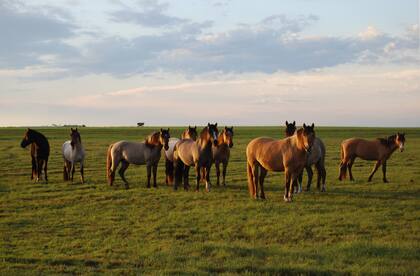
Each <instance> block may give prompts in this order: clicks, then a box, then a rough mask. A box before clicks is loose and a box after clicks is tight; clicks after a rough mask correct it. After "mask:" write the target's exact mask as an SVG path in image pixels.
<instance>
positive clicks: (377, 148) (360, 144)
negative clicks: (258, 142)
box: [338, 132, 405, 183]
mask: <svg viewBox="0 0 420 276" xmlns="http://www.w3.org/2000/svg"><path fill="white" fill-rule="evenodd" d="M404 143H405V134H404V133H399V132H398V133H397V134H395V135H392V136H389V137H388V138H378V139H376V140H373V141H372V140H364V139H358V138H350V139H347V140H344V141H343V142H342V143H341V163H340V176H339V177H338V180H340V181H341V180H343V179H344V178H346V174H347V168H348V169H349V175H350V180H351V181H353V180H354V178H353V174H352V171H351V168H352V166H353V163H354V160H355V159H356V158H357V157H359V158H361V159H363V160H375V161H376V164H375V166H374V168H373V170H372V172H371V173H370V175H369V178H368V181H369V182H370V181H372V177H373V175H374V174H375V172H376V171H377V170H378V168H379V167H380V166H381V165H382V173H383V178H382V180H383V182H385V183H386V182H388V180H387V178H386V161H387V160H388V159H389V158H390V157H391V155H392V153H393V152H394V151H395V150H396V149H398V148H399V149H400V151H401V152H402V151H403V150H404Z"/></svg>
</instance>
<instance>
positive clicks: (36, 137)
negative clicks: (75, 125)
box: [20, 128, 50, 183]
mask: <svg viewBox="0 0 420 276" xmlns="http://www.w3.org/2000/svg"><path fill="white" fill-rule="evenodd" d="M29 144H30V145H31V158H32V174H31V179H34V177H36V182H38V181H39V180H40V179H41V178H42V167H44V173H45V182H46V183H48V175H47V170H48V169H47V167H48V157H49V156H50V144H49V143H48V140H47V138H46V137H45V136H44V135H43V134H41V133H39V132H38V131H36V130H33V129H30V128H28V129H27V130H26V131H25V135H24V136H23V139H22V141H21V142H20V146H21V147H22V148H26V147H27V146H28V145H29Z"/></svg>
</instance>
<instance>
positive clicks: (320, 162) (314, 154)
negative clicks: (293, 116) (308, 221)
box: [285, 121, 327, 192]
mask: <svg viewBox="0 0 420 276" xmlns="http://www.w3.org/2000/svg"><path fill="white" fill-rule="evenodd" d="M295 131H296V122H295V121H293V123H289V122H287V121H286V130H285V134H286V137H289V136H292V135H293V134H294V133H295ZM325 152H326V150H325V145H324V143H323V142H322V140H321V139H319V138H318V137H315V140H314V144H313V145H312V150H311V152H310V153H309V154H308V160H307V164H306V166H305V169H306V172H307V174H308V184H307V186H306V191H310V189H311V183H312V177H313V175H314V173H313V171H312V165H315V168H316V170H317V175H318V177H317V188H318V190H321V191H322V192H325V191H326V189H325V178H326V177H327V171H326V170H325ZM302 178H303V173H302V174H300V175H299V178H298V183H299V188H298V191H297V192H302ZM321 180H322V189H321Z"/></svg>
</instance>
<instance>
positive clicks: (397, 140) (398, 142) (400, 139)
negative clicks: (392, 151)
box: [395, 132, 405, 152]
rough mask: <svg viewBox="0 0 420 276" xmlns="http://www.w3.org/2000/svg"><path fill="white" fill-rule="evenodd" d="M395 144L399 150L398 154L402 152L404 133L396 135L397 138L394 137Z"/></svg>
mask: <svg viewBox="0 0 420 276" xmlns="http://www.w3.org/2000/svg"><path fill="white" fill-rule="evenodd" d="M395 144H396V145H397V146H398V148H399V149H400V152H403V151H404V144H405V133H399V132H398V133H397V136H396V137H395Z"/></svg>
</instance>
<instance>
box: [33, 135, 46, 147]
mask: <svg viewBox="0 0 420 276" xmlns="http://www.w3.org/2000/svg"><path fill="white" fill-rule="evenodd" d="M32 135H33V137H34V139H33V143H35V144H36V145H37V146H38V147H39V148H43V149H49V144H48V140H47V138H45V136H44V135H42V134H41V133H39V132H36V131H33V134H32Z"/></svg>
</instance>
